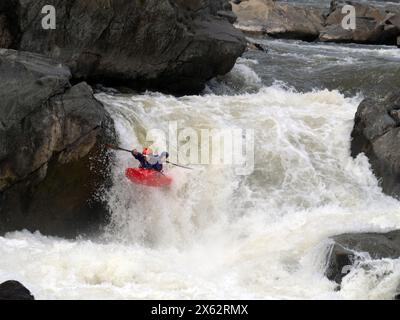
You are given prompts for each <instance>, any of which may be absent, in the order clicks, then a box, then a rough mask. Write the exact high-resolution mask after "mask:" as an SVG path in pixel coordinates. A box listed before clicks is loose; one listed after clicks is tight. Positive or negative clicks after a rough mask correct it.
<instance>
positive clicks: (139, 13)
mask: <svg viewBox="0 0 400 320" xmlns="http://www.w3.org/2000/svg"><path fill="white" fill-rule="evenodd" d="M45 5H54V7H55V8H56V14H57V21H58V23H57V25H56V29H55V30H45V29H43V27H42V18H43V17H44V15H43V14H41V10H42V8H43V7H44V6H45ZM233 20H235V17H234V15H233V14H232V11H231V6H230V4H229V3H228V1H225V0H219V1H203V0H198V1H191V2H189V3H188V2H187V1H180V0H176V1H158V0H157V1H145V2H143V1H142V2H140V1H139V2H138V1H133V2H132V1H114V0H112V1H110V0H107V1H104V0H91V1H86V0H84V1H83V0H77V1H62V2H60V1H44V0H43V1H42V0H40V1H36V0H35V1H33V0H32V1H19V0H10V1H7V2H2V3H1V4H0V48H3V49H0V77H1V79H2V81H1V84H0V104H1V108H0V232H2V233H4V232H7V231H11V230H20V229H28V230H31V231H36V230H39V231H41V232H42V233H44V234H51V235H62V236H75V235H78V234H82V233H85V232H91V231H96V230H97V229H98V227H99V225H102V224H103V223H104V222H105V221H106V220H107V215H108V211H107V205H106V204H105V203H103V202H102V199H100V198H99V197H98V196H97V195H98V194H99V193H100V192H101V190H102V188H106V187H107V186H108V183H109V182H108V172H109V167H110V163H111V159H110V156H109V155H108V153H107V151H106V150H105V148H104V144H105V143H106V142H108V141H114V139H115V132H114V127H113V121H112V119H111V117H110V116H109V114H108V113H107V112H106V110H105V108H104V107H103V105H102V104H101V103H99V102H98V101H97V100H96V99H95V98H94V96H93V92H92V89H91V87H90V86H89V85H88V84H87V83H86V82H84V81H87V82H89V83H90V84H92V83H98V82H100V83H102V84H106V85H107V84H112V85H124V86H128V87H130V88H134V89H158V90H161V91H169V92H174V93H179V94H181V93H195V92H199V91H201V90H202V89H203V88H204V85H205V82H206V81H207V80H209V79H210V78H212V77H214V76H216V75H221V74H225V73H227V72H229V71H230V70H231V68H232V67H233V66H234V64H235V62H236V59H237V58H238V57H239V56H240V55H241V54H242V52H243V51H244V50H245V48H246V41H245V39H244V36H243V35H242V33H241V32H240V31H238V30H236V29H235V28H233V26H232V24H231V22H233ZM100 87H101V86H100Z"/></svg>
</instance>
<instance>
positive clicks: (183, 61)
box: [0, 0, 246, 93]
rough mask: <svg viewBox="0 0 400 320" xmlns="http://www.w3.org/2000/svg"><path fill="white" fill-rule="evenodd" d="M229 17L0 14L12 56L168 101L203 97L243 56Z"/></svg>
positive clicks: (47, 0) (159, 12)
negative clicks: (49, 20)
mask: <svg viewBox="0 0 400 320" xmlns="http://www.w3.org/2000/svg"><path fill="white" fill-rule="evenodd" d="M45 5H54V7H55V8H56V13H57V28H56V29H55V30H44V29H43V28H42V19H43V17H44V16H45V15H44V14H42V13H41V10H42V8H43V7H44V6H45ZM229 12H230V4H229V3H228V1H227V0H217V1H215V0H190V1H186V0H185V1H183V0H146V1H143V0H136V1H132V0H10V1H9V4H8V5H7V6H6V5H3V8H2V6H0V16H3V17H5V18H6V19H7V20H8V21H13V22H14V23H13V24H11V26H12V29H13V30H16V31H15V32H14V33H15V36H14V38H13V39H12V40H10V41H8V43H12V44H13V45H12V48H13V49H17V50H24V51H31V52H36V53H42V54H45V55H47V56H49V57H52V58H56V59H58V60H60V61H63V62H64V63H65V64H66V65H68V66H69V67H70V68H71V71H72V75H73V77H74V78H75V79H78V80H86V81H90V82H102V83H104V84H108V85H110V84H111V85H114V86H116V85H128V86H131V87H135V88H138V89H151V88H154V89H160V90H164V91H171V92H174V93H194V92H199V91H201V90H202V89H203V88H204V85H205V82H206V81H207V80H209V79H211V78H213V77H215V76H217V75H222V74H226V73H228V72H229V71H230V70H231V69H232V67H233V66H234V64H235V62H236V59H237V58H238V57H239V56H241V54H242V53H243V52H244V50H245V48H246V41H245V38H244V36H243V35H242V34H241V32H240V31H238V30H236V29H235V28H233V26H232V25H231V23H230V22H229V21H228V18H229ZM0 28H1V27H0ZM3 29H4V27H3ZM10 31H11V30H9V31H8V34H9V33H10ZM0 39H1V37H0ZM3 42H5V41H3Z"/></svg>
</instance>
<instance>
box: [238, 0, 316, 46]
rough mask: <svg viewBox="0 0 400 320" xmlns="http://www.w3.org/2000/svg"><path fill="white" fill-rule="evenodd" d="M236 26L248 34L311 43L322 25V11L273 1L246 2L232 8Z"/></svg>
mask: <svg viewBox="0 0 400 320" xmlns="http://www.w3.org/2000/svg"><path fill="white" fill-rule="evenodd" d="M233 11H234V12H235V14H236V15H237V17H238V20H237V23H236V26H237V28H239V29H241V30H242V31H243V32H246V33H249V34H267V35H269V36H272V37H277V38H286V39H302V40H306V41H312V40H315V39H317V38H318V36H319V33H320V30H322V28H323V23H324V15H323V13H324V10H322V9H321V8H316V7H312V6H309V7H304V6H300V5H295V4H290V3H280V2H277V1H275V0H249V1H242V2H239V3H238V4H236V5H235V4H233Z"/></svg>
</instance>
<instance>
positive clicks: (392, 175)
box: [351, 93, 400, 197]
mask: <svg viewBox="0 0 400 320" xmlns="http://www.w3.org/2000/svg"><path fill="white" fill-rule="evenodd" d="M351 137H352V141H351V154H352V156H353V157H356V156H358V155H359V154H360V153H362V152H363V153H365V155H366V156H367V157H368V158H369V161H370V163H371V166H372V169H373V171H374V173H375V175H376V176H377V177H378V178H379V180H380V183H381V186H382V188H383V191H384V192H385V193H387V194H389V195H391V196H394V197H400V152H399V150H400V93H396V94H393V95H391V96H388V97H387V98H385V99H383V100H374V99H365V100H364V101H363V102H361V104H360V105H359V107H358V110H357V113H356V115H355V124H354V128H353V131H352V133H351Z"/></svg>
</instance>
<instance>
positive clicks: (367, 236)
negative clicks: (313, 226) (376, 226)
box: [325, 230, 400, 284]
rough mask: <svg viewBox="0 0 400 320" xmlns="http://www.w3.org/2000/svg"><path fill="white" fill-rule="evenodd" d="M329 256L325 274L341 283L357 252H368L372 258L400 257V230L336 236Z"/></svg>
mask: <svg viewBox="0 0 400 320" xmlns="http://www.w3.org/2000/svg"><path fill="white" fill-rule="evenodd" d="M332 239H333V241H334V242H333V245H332V248H331V249H330V251H329V254H328V257H327V262H328V263H327V269H326V271H325V275H326V276H327V277H328V279H329V280H333V281H335V282H336V283H338V284H340V283H341V282H342V279H343V277H344V276H346V274H347V272H348V271H349V269H348V268H347V267H349V266H351V265H353V263H354V261H355V258H356V256H357V253H360V252H361V253H368V254H369V255H370V257H371V258H372V259H382V258H392V259H397V258H399V257H400V230H397V231H393V232H389V233H386V234H379V233H359V234H343V235H339V236H335V237H333V238H332Z"/></svg>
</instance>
